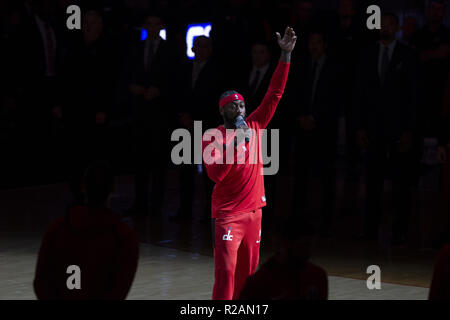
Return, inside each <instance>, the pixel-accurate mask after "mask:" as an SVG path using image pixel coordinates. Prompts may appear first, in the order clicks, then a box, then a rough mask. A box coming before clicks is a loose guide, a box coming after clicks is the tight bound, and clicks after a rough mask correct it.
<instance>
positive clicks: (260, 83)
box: [239, 41, 274, 112]
mask: <svg viewBox="0 0 450 320" xmlns="http://www.w3.org/2000/svg"><path fill="white" fill-rule="evenodd" d="M271 58H272V52H271V48H270V45H269V43H267V42H264V41H258V42H255V43H254V44H253V45H252V48H251V65H250V66H249V67H248V68H247V69H246V70H245V71H246V74H245V76H244V77H242V79H244V80H245V82H244V83H241V84H239V87H240V91H241V92H244V93H245V96H246V97H248V98H247V108H248V110H249V112H252V111H253V110H255V109H256V108H257V107H258V106H259V104H260V103H261V101H262V99H263V98H264V94H265V93H266V91H267V88H268V87H269V83H270V75H271V74H272V73H273V70H274V67H273V64H272V63H271V62H272V61H271Z"/></svg>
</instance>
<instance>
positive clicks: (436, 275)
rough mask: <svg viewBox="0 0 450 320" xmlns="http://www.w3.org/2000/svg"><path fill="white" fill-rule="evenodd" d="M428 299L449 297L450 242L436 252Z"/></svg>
mask: <svg viewBox="0 0 450 320" xmlns="http://www.w3.org/2000/svg"><path fill="white" fill-rule="evenodd" d="M428 299H430V300H438V299H441V300H442V299H445V300H447V299H450V244H447V245H446V246H444V247H443V248H442V249H441V250H440V251H439V253H438V256H437V259H436V264H435V266H434V272H433V279H432V280H431V286H430V292H429V295H428Z"/></svg>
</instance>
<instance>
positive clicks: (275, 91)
mask: <svg viewBox="0 0 450 320" xmlns="http://www.w3.org/2000/svg"><path fill="white" fill-rule="evenodd" d="M276 35H277V39H278V44H279V46H280V48H281V56H280V61H279V63H278V66H277V68H276V70H275V72H274V74H273V76H272V80H271V81H270V86H269V90H267V93H266V95H265V96H264V99H263V101H262V102H261V104H260V105H259V107H258V108H257V109H256V110H255V111H254V112H253V113H252V114H250V115H249V116H248V118H247V120H248V121H256V122H258V123H259V125H260V127H261V128H265V127H267V125H268V124H269V121H270V120H271V119H272V117H273V114H274V112H275V109H276V107H277V105H278V103H279V102H280V100H281V97H282V95H283V92H284V88H285V86H286V81H287V77H288V74H289V67H290V63H291V52H292V50H294V47H295V43H296V41H297V37H296V36H295V32H294V30H293V29H292V28H289V27H287V28H286V31H285V34H284V36H283V38H281V36H280V34H279V33H278V32H277V34H276Z"/></svg>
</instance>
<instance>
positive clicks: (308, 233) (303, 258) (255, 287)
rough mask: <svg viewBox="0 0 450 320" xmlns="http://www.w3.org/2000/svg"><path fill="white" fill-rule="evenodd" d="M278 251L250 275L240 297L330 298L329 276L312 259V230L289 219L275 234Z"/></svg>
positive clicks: (277, 298) (258, 298)
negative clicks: (310, 259) (310, 260)
mask: <svg viewBox="0 0 450 320" xmlns="http://www.w3.org/2000/svg"><path fill="white" fill-rule="evenodd" d="M273 238H274V242H275V246H276V249H277V252H276V254H275V255H274V256H273V257H272V258H270V259H269V260H268V261H267V262H266V263H264V264H263V265H262V266H261V268H260V269H259V270H258V271H257V272H256V273H255V274H254V275H252V276H250V277H249V278H248V279H247V282H246V284H245V286H244V288H243V289H242V291H241V294H240V296H239V299H241V300H327V299H328V276H327V273H326V272H325V270H324V269H322V268H321V267H319V266H316V265H314V264H312V263H311V262H309V258H310V256H311V245H312V242H313V239H314V237H313V231H312V228H311V227H310V226H309V224H308V223H305V222H304V221H288V222H286V223H285V224H284V225H283V226H281V227H280V228H279V230H278V232H277V233H276V234H275V235H274V237H273Z"/></svg>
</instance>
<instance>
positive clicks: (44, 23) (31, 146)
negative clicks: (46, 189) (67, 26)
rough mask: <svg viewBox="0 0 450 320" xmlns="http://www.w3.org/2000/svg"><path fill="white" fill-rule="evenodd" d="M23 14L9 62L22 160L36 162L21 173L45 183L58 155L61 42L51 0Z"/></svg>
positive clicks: (28, 5) (39, 0)
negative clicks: (54, 145) (54, 141)
mask: <svg viewBox="0 0 450 320" xmlns="http://www.w3.org/2000/svg"><path fill="white" fill-rule="evenodd" d="M23 13H24V15H23V24H22V25H21V27H20V28H19V30H18V32H16V33H15V34H14V37H15V39H13V41H12V43H11V45H12V46H13V47H14V49H13V52H14V53H15V54H14V56H13V60H12V61H10V63H11V65H12V66H13V67H12V69H13V70H14V73H15V78H16V80H17V81H16V85H17V87H16V88H17V92H18V93H19V94H18V99H19V101H18V102H19V105H20V107H19V118H20V122H21V127H22V128H23V131H24V132H23V136H24V140H23V142H22V148H23V149H25V150H26V152H24V154H23V155H22V157H24V158H27V159H29V158H30V157H32V158H33V161H32V162H31V163H30V162H27V163H26V164H25V165H24V166H23V170H24V171H25V172H24V171H22V173H23V174H24V175H30V176H32V177H33V178H37V179H40V180H41V181H42V179H48V178H49V177H50V176H52V175H51V174H50V173H51V172H52V171H53V167H54V163H50V161H51V160H52V159H53V156H54V155H55V154H57V153H58V151H59V150H55V149H52V148H51V147H52V146H51V139H55V138H58V137H59V135H58V134H55V131H54V130H53V129H56V128H58V127H59V124H60V123H61V118H62V113H61V108H60V105H59V102H60V99H59V98H61V97H59V92H60V90H58V88H59V86H58V81H57V75H58V56H59V52H60V50H59V49H60V42H59V39H58V37H57V34H56V33H55V29H54V23H53V18H54V7H53V6H52V4H51V3H50V2H49V1H48V0H33V1H26V2H25V4H24V10H23ZM28 168H31V170H30V172H27V170H28ZM41 173H42V174H43V175H42V176H41ZM33 178H32V179H33Z"/></svg>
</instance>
